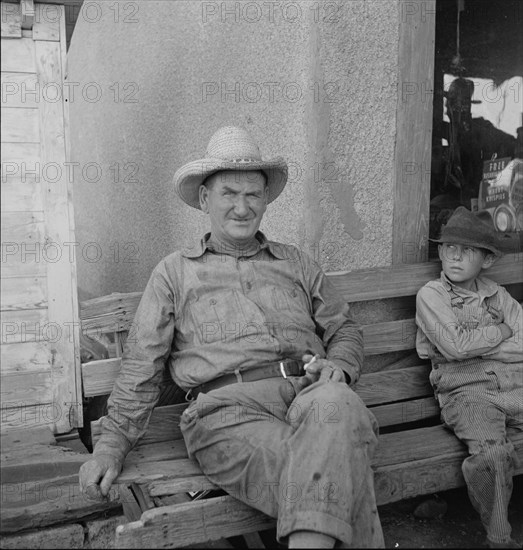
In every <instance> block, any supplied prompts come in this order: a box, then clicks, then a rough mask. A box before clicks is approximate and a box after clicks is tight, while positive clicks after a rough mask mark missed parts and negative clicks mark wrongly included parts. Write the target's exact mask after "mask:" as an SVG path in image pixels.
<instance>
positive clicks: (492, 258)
mask: <svg viewBox="0 0 523 550" xmlns="http://www.w3.org/2000/svg"><path fill="white" fill-rule="evenodd" d="M497 260H498V257H497V256H496V255H495V254H487V255H486V256H485V258H484V259H483V265H482V266H481V268H482V269H488V268H489V267H492V266H493V265H494V264H495V263H496V262H497Z"/></svg>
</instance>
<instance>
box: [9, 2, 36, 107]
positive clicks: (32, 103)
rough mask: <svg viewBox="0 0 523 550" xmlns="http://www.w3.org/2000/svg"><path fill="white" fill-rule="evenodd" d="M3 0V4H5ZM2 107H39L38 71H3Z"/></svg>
mask: <svg viewBox="0 0 523 550" xmlns="http://www.w3.org/2000/svg"><path fill="white" fill-rule="evenodd" d="M3 5H4V4H3V2H2V6H3ZM1 83H2V91H3V96H2V109H9V108H13V107H17V108H21V109H38V103H39V101H41V100H42V97H41V93H42V90H40V88H39V86H38V78H37V76H36V73H29V74H28V73H11V72H2V74H1Z"/></svg>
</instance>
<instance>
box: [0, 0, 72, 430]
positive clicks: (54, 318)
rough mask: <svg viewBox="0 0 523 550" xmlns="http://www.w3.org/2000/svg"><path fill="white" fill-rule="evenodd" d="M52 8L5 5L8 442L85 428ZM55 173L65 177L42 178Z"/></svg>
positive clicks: (57, 23) (61, 46)
mask: <svg viewBox="0 0 523 550" xmlns="http://www.w3.org/2000/svg"><path fill="white" fill-rule="evenodd" d="M46 8H47V6H46V5H45V4H36V5H33V4H32V2H31V1H29V0H22V3H21V4H4V3H2V38H1V45H2V61H1V80H2V117H1V131H2V133H1V157H2V179H1V209H2V218H1V229H2V262H1V312H0V313H1V326H2V339H1V343H0V344H1V347H0V350H1V355H2V362H1V366H0V376H1V382H2V384H1V397H2V407H1V410H2V416H1V424H0V426H1V430H2V432H5V431H7V430H10V429H19V428H35V427H38V426H48V427H49V428H50V429H51V430H52V431H54V432H57V433H62V432H67V431H69V430H70V429H71V428H72V427H73V426H75V425H79V423H80V422H81V405H80V404H81V386H80V383H81V382H80V376H79V368H80V359H79V328H78V320H79V316H78V304H77V297H76V272H75V266H74V263H71V262H70V261H69V257H68V256H67V255H65V257H64V250H65V249H64V243H65V242H74V237H73V232H72V219H73V218H72V211H71V208H70V204H69V199H68V197H69V190H68V188H67V183H66V178H65V170H64V168H65V162H66V137H65V134H66V113H65V112H64V102H63V101H62V100H59V101H54V100H51V99H52V98H50V96H49V98H48V97H47V96H46V95H45V93H46V92H45V90H49V91H50V90H51V88H53V89H54V90H56V89H60V90H63V89H64V87H63V74H62V67H63V66H64V63H65V19H64V14H63V6H59V5H54V6H52V9H54V10H55V11H56V12H57V13H58V17H52V18H51V17H44V16H43V14H42V11H43V10H45V9H46ZM55 15H56V14H55ZM60 37H62V39H60ZM46 86H47V88H46ZM58 87H59V88H58ZM49 93H50V92H49ZM62 95H63V94H62ZM51 165H57V166H59V167H60V168H61V172H62V177H60V178H55V176H54V173H53V176H52V177H45V176H46V168H45V167H46V166H51ZM75 325H76V328H75Z"/></svg>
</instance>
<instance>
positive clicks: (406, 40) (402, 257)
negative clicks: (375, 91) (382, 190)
mask: <svg viewBox="0 0 523 550" xmlns="http://www.w3.org/2000/svg"><path fill="white" fill-rule="evenodd" d="M409 5H410V8H413V9H410V10H408V11H407V10H405V9H404V7H405V4H403V5H402V6H401V9H400V28H399V54H398V63H399V66H398V73H399V74H398V103H397V108H396V148H395V153H394V156H395V160H394V164H395V182H394V200H393V205H394V211H393V224H392V263H393V264H394V265H396V264H415V263H419V262H423V261H426V260H427V258H428V232H429V197H430V166H431V148H432V93H433V87H434V42H435V34H436V17H435V15H432V16H428V17H426V16H424V15H423V14H426V13H429V14H435V13H436V0H414V1H413V2H409ZM424 10H426V11H424Z"/></svg>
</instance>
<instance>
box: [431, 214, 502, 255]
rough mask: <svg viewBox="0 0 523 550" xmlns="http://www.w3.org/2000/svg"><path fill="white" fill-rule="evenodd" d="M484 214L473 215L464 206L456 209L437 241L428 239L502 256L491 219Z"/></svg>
mask: <svg viewBox="0 0 523 550" xmlns="http://www.w3.org/2000/svg"><path fill="white" fill-rule="evenodd" d="M485 214H486V213H484V212H479V213H477V214H475V213H474V212H471V211H470V210H467V209H466V208H465V207H464V206H459V207H458V208H456V210H455V211H454V213H453V214H452V216H451V217H450V218H449V221H448V222H447V224H446V225H444V226H443V228H442V229H441V236H440V238H439V239H429V240H431V241H432V242H435V243H450V244H461V245H469V246H474V247H476V248H486V249H487V250H489V251H490V252H492V253H493V254H495V255H496V256H502V255H503V252H502V251H501V249H500V240H499V237H498V234H497V232H496V228H495V227H494V224H493V223H492V218H490V216H488V217H487V216H486V215H485Z"/></svg>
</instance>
